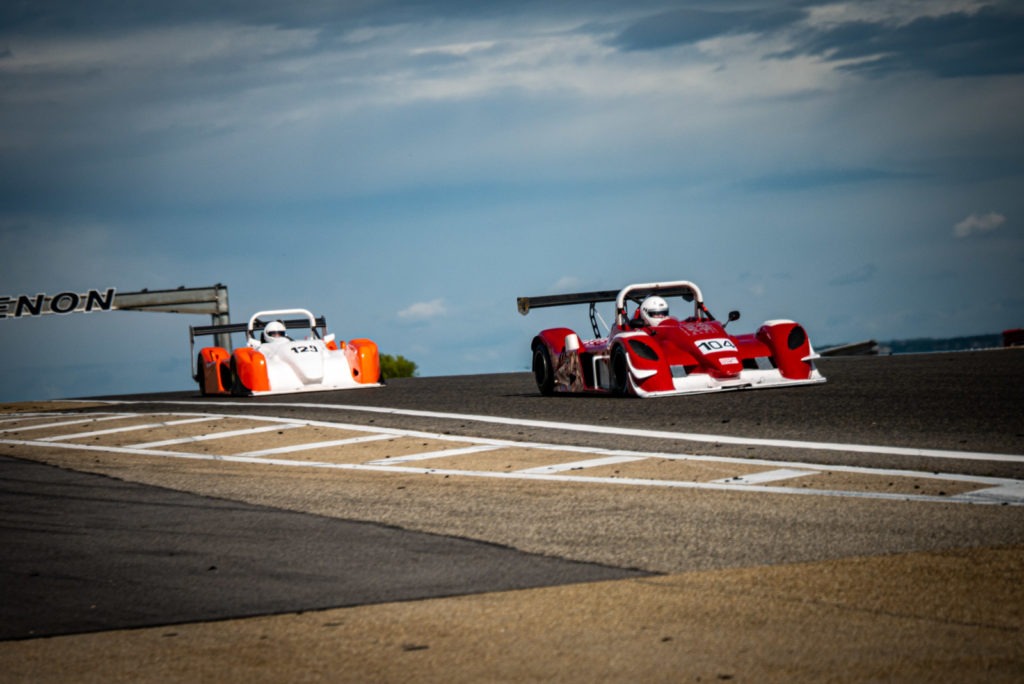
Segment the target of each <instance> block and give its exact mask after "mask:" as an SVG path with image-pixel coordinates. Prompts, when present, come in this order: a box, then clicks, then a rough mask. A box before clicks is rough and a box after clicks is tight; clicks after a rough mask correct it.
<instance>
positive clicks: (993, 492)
mask: <svg viewBox="0 0 1024 684" xmlns="http://www.w3.org/2000/svg"><path fill="white" fill-rule="evenodd" d="M171 415H188V416H197V415H203V414H195V413H180V414H171ZM209 415H216V416H219V417H233V418H237V419H246V420H252V421H256V422H273V423H275V425H272V426H263V427H261V428H254V429H253V430H242V431H235V432H241V433H245V434H251V433H252V432H253V431H254V430H260V431H263V430H268V429H269V430H272V429H282V428H284V429H287V428H292V427H302V426H307V425H316V426H322V427H328V428H337V429H345V430H362V431H364V432H375V433H377V434H378V435H382V436H384V435H387V436H406V437H410V436H412V437H429V438H433V439H438V440H449V441H456V442H458V441H461V442H470V443H471V444H474V446H471V447H467V448H465V449H449V450H445V451H442V452H434V453H432V454H431V455H425V454H417V455H414V456H412V457H408V458H407V460H420V459H424V458H437V457H438V456H437V454H443V455H452V454H455V453H458V452H462V453H476V452H477V451H481V450H488V449H494V448H501V447H510V448H517V449H524V448H532V449H546V450H550V451H562V452H565V451H574V452H580V453H588V454H606V455H609V456H630V457H635V458H667V459H678V460H685V461H714V462H727V463H733V464H744V465H746V466H751V465H766V466H772V465H774V466H777V467H778V468H776V469H794V468H792V467H793V466H798V467H799V468H806V469H808V470H812V471H825V472H829V471H834V472H840V471H841V472H858V473H865V474H869V475H875V476H908V477H918V478H924V479H938V480H951V481H960V482H975V483H978V484H986V485H990V486H989V487H987V488H985V489H982V490H976V491H974V492H968V493H965V494H960V495H953V496H926V495H914V494H894V493H890V492H877V491H876V492H870V491H867V492H853V491H839V490H819V489H807V488H788V487H772V486H762V487H756V488H751V487H750V486H749V484H736V483H730V482H704V483H699V482H682V481H672V480H648V479H640V478H620V477H608V478H603V477H587V476H581V475H559V474H557V473H550V472H546V473H516V472H504V471H467V470H455V469H437V468H411V467H408V466H402V465H396V464H400V463H401V461H400V460H399V459H383V460H381V461H376V462H373V463H367V464H345V463H323V462H317V461H296V460H285V459H269V458H260V457H253V456H251V455H234V456H221V455H216V454H197V453H185V452H172V451H162V450H156V449H142V448H138V447H137V446H135V447H111V446H101V445H92V444H78V443H73V442H64V443H55V442H52V441H49V442H48V441H43V440H37V441H31V440H8V439H0V444H18V445H25V446H42V447H50V448H54V447H56V448H61V449H72V450H76V449H77V450H86V451H93V452H106V453H124V454H133V455H139V456H156V457H168V458H183V459H193V460H213V461H228V462H238V463H252V464H264V465H282V466H293V467H314V468H328V469H340V470H369V471H376V472H385V471H390V472H403V473H413V474H416V473H419V474H446V475H457V476H464V477H488V478H511V479H526V480H537V479H539V480H547V481H556V482H575V483H595V484H609V485H621V484H633V485H637V486H646V487H659V486H660V487H670V488H690V489H708V490H731V491H743V490H745V491H747V492H758V493H782V494H797V495H816V496H833V497H851V498H872V499H886V500H900V501H933V502H948V503H975V504H1003V505H1006V504H1009V505H1024V495H1022V492H1024V481H1021V480H1014V479H1007V478H996V477H987V476H975V475H961V474H954V473H934V472H921V471H908V470H888V469H873V468H864V467H856V466H835V465H824V464H812V463H792V462H786V461H768V460H762V459H744V458H729V457H722V456H700V455H689V454H664V453H650V452H647V453H645V452H635V451H615V450H609V449H595V448H591V447H573V446H566V445H556V444H543V443H535V442H512V441H508V440H495V439H474V438H467V437H454V436H451V435H438V434H432V433H424V432H418V431H412V430H398V429H395V428H383V427H374V426H371V427H368V426H365V425H347V424H342V423H327V422H323V421H310V420H296V419H288V418H274V417H269V418H268V417H266V416H253V415H248V416H247V415H234V416H229V415H226V414H209ZM223 434H225V433H221V434H220V435H212V436H210V438H219V437H220V436H222V435H223ZM382 438H384V437H382ZM188 441H196V440H188ZM338 441H340V440H338Z"/></svg>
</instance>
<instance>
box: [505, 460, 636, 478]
mask: <svg viewBox="0 0 1024 684" xmlns="http://www.w3.org/2000/svg"><path fill="white" fill-rule="evenodd" d="M648 458H651V456H605V457H604V458H591V459H588V460H586V461H573V462H572V463H556V464H554V465H547V466H540V467H537V468H524V469H523V470H516V471H515V472H517V473H523V474H526V475H532V474H536V473H561V472H565V471H567V470H583V469H584V468H600V467H601V466H607V465H616V464H618V463H630V462H632V461H645V460H647V459H648Z"/></svg>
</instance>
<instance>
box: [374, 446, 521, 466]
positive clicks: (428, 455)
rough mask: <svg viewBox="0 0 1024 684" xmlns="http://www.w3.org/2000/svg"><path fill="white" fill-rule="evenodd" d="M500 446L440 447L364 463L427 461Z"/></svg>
mask: <svg viewBox="0 0 1024 684" xmlns="http://www.w3.org/2000/svg"><path fill="white" fill-rule="evenodd" d="M500 448H501V447H497V446H493V445H490V444H481V445H478V446H471V447H464V448H462V449H441V450H440V451H425V452H423V453H422V454H408V455H406V456H395V457H394V458H379V459H377V460H376V461H367V463H366V465H375V466H377V465H393V464H395V463H410V462H412V461H429V460H430V459H432V458H447V457H449V456H465V455H466V454H478V453H481V452H483V451H494V450H495V449H500Z"/></svg>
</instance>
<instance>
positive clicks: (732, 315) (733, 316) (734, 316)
mask: <svg viewBox="0 0 1024 684" xmlns="http://www.w3.org/2000/svg"><path fill="white" fill-rule="evenodd" d="M738 320H740V312H739V311H736V310H735V309H734V310H732V311H730V312H729V320H727V321H726V322H725V324H724V325H722V327H723V328H724V327H725V326H726V325H729V324H730V323H732V322H733V321H738Z"/></svg>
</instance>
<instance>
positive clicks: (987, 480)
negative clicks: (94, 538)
mask: <svg viewBox="0 0 1024 684" xmlns="http://www.w3.org/2000/svg"><path fill="white" fill-rule="evenodd" d="M118 403H127V402H118ZM147 403H153V402H147ZM161 403H173V404H184V403H188V404H191V403H197V402H161ZM265 405H266V404H261V406H265ZM285 405H286V406H287V404H285ZM123 415H136V414H123ZM170 415H207V414H196V413H180V414H170ZM208 415H218V416H221V417H223V418H234V419H237V420H251V421H257V422H264V423H266V422H272V423H276V424H280V425H288V426H292V427H298V426H303V425H307V426H311V427H323V428H334V429H338V430H347V431H353V432H374V433H379V434H387V435H393V436H396V437H419V438H424V439H433V440H439V441H449V442H460V443H470V444H489V445H492V446H496V447H509V448H517V449H543V450H548V451H563V452H576V453H583V454H606V455H609V456H637V457H640V458H663V459H669V460H679V461H696V462H708V463H729V464H741V465H744V466H766V467H769V468H771V467H778V468H799V469H807V470H816V471H822V472H843V473H860V474H864V475H878V476H884V477H919V478H925V479H933V480H951V481H956V482H976V483H978V484H987V485H992V486H1001V485H1004V484H1013V483H1017V482H1020V480H1013V479H1007V478H1000V477H989V476H985V475H966V474H959V473H937V472H927V471H919V470H905V469H892V468H870V467H865V466H844V465H827V464H822V463H810V462H804V461H772V460H767V459H758V458H736V457H731V456H711V455H708V454H673V453H663V452H643V451H626V450H621V449H603V448H600V447H584V446H572V445H566V444H547V443H543V442H514V441H510V440H504V439H491V438H487V437H465V436H461V435H448V434H442V433H437V432H422V431H419V430H406V429H400V428H389V427H383V426H368V425H360V424H355V423H333V422H327V421H321V420H308V419H296V418H280V417H276V416H262V415H261V416H257V415H251V414H249V415H246V414H231V413H223V414H208ZM214 437H216V435H214ZM175 441H178V440H175ZM188 441H193V440H191V439H186V440H182V441H180V442H179V443H185V442H188ZM149 446H152V445H149ZM131 448H148V447H140V445H137V444H136V445H132V446H131Z"/></svg>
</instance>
